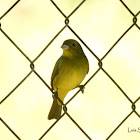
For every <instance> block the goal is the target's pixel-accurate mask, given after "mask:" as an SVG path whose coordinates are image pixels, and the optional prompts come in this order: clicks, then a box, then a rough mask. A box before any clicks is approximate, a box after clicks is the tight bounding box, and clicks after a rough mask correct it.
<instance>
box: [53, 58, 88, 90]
mask: <svg viewBox="0 0 140 140" xmlns="http://www.w3.org/2000/svg"><path fill="white" fill-rule="evenodd" d="M87 65H88V63H87V61H86V60H84V59H78V60H77V59H75V60H74V59H66V60H65V59H64V60H63V61H62V62H61V63H60V67H59V73H58V75H56V77H55V78H54V80H53V87H54V88H57V89H63V90H67V91H70V90H72V89H73V88H75V87H77V86H78V85H80V83H81V82H82V81H83V79H84V77H85V75H86V74H87V71H88V68H87V67H88V66H87Z"/></svg>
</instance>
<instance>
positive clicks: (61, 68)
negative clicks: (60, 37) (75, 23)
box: [48, 39, 89, 119]
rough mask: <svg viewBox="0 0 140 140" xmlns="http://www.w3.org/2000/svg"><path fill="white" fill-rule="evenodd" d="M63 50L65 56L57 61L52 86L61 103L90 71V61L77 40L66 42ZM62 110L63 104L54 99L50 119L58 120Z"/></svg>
mask: <svg viewBox="0 0 140 140" xmlns="http://www.w3.org/2000/svg"><path fill="white" fill-rule="evenodd" d="M62 48H63V54H62V56H61V57H60V58H59V59H58V60H57V62H56V64H55V67H54V70H53V73H52V77H51V86H52V88H53V89H54V91H57V93H58V97H59V98H60V99H61V101H63V100H64V98H65V96H66V95H67V93H68V92H69V91H70V90H72V89H74V88H76V87H78V86H79V85H80V83H81V82H82V81H83V79H84V77H85V76H86V74H87V73H88V70H89V63H88V60H87V58H86V56H85V54H84V52H83V50H82V48H81V46H80V44H79V43H78V42H77V41H76V40H73V39H69V40H66V41H64V43H63V45H62ZM61 109H62V105H61V103H60V102H59V101H58V100H57V99H54V101H53V105H52V107H51V110H50V113H49V116H48V119H53V118H55V119H58V118H59V117H60V115H61Z"/></svg>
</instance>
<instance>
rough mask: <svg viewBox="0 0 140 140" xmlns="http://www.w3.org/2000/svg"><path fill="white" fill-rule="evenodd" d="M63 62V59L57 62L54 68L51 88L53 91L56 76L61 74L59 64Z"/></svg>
mask: <svg viewBox="0 0 140 140" xmlns="http://www.w3.org/2000/svg"><path fill="white" fill-rule="evenodd" d="M60 61H61V57H60V58H59V59H58V60H57V62H56V64H55V66H54V69H53V72H52V76H51V86H52V89H54V88H53V80H54V78H55V76H56V75H57V74H58V73H59V63H60Z"/></svg>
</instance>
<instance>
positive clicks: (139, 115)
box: [0, 0, 140, 140]
mask: <svg viewBox="0 0 140 140" xmlns="http://www.w3.org/2000/svg"><path fill="white" fill-rule="evenodd" d="M19 2H20V0H17V1H16V2H15V3H14V4H13V5H12V6H11V7H10V8H9V9H8V10H7V11H6V12H5V13H4V14H3V15H2V16H1V17H0V20H2V19H3V18H4V17H5V16H6V15H7V14H8V13H9V12H10V11H11V10H12V9H13V8H14V7H15V6H16V5H17V4H18V3H19ZM50 2H51V3H52V4H53V5H54V6H55V7H56V9H57V10H58V11H59V12H60V14H62V15H63V16H64V18H65V25H64V27H63V28H62V29H60V31H59V32H58V33H57V34H56V35H55V36H54V38H52V40H51V41H50V42H49V43H48V45H47V46H46V47H45V48H44V49H43V50H42V51H41V52H40V53H39V54H38V56H37V57H36V58H35V59H34V60H33V61H32V60H31V59H30V58H29V57H28V56H27V55H26V54H25V53H24V52H23V51H22V50H21V49H20V47H19V46H18V45H17V44H16V43H15V42H14V41H13V40H12V39H11V37H9V35H7V33H6V32H5V31H4V30H3V29H2V27H1V23H0V31H1V33H2V34H3V35H4V36H5V37H6V38H7V39H8V40H9V41H10V42H11V43H12V44H13V45H14V47H16V49H17V50H18V51H19V52H20V54H22V55H23V56H24V57H25V58H26V59H27V60H28V61H29V63H30V68H31V71H30V72H29V73H28V74H27V75H26V76H25V78H23V80H21V82H20V83H18V84H17V86H15V87H14V88H13V90H11V92H9V93H8V94H7V95H6V96H5V97H4V98H3V99H2V100H1V101H0V105H2V103H3V102H5V101H7V102H8V98H10V96H12V94H13V93H14V91H15V90H16V89H17V88H18V87H19V86H20V85H21V84H22V83H23V82H25V81H26V79H27V78H28V77H29V76H30V75H31V74H32V73H34V74H35V75H36V76H37V77H38V78H39V79H40V80H41V81H42V83H43V84H45V85H46V87H47V88H48V89H49V90H50V92H51V93H52V94H54V96H55V98H58V100H59V101H60V102H61V104H62V106H63V110H64V113H63V114H62V115H61V116H60V118H59V119H57V120H56V121H55V122H54V123H53V124H52V125H51V126H50V127H49V128H48V129H47V130H46V132H44V133H43V134H42V136H41V137H40V138H39V140H41V139H42V138H43V137H44V136H46V135H47V133H49V131H51V129H52V128H53V127H54V126H55V125H57V123H58V122H59V121H60V120H61V119H62V118H63V116H65V115H66V116H67V117H68V118H69V119H70V120H71V121H72V122H73V123H74V125H76V126H77V127H78V128H79V130H81V132H82V133H83V134H84V135H85V136H86V138H87V139H89V140H92V139H94V138H91V137H90V136H89V135H88V134H87V133H86V130H83V129H82V128H81V126H80V125H79V124H78V123H77V121H76V120H74V118H72V117H71V115H70V114H69V113H68V109H67V104H69V103H70V102H71V101H72V100H73V99H74V98H75V97H76V96H77V94H78V93H79V92H80V91H83V87H85V86H86V85H87V84H88V83H89V82H90V81H91V80H92V79H93V78H94V77H95V75H97V74H98V72H99V71H100V70H102V71H103V72H104V74H105V75H106V76H107V77H108V78H109V79H110V80H111V81H112V82H113V83H114V84H115V86H116V87H117V88H118V89H119V90H120V91H121V93H122V94H123V95H124V96H125V97H126V99H127V100H128V101H129V102H130V103H131V106H132V111H131V112H130V113H129V114H128V115H127V116H126V117H125V118H124V119H123V120H122V121H121V122H120V124H119V125H118V126H117V127H116V128H115V129H114V130H113V131H112V132H111V133H110V134H109V136H108V137H107V138H106V140H108V139H110V138H111V136H112V135H113V134H114V133H115V132H116V131H117V130H118V129H119V127H120V126H121V125H123V123H124V122H125V121H126V120H127V119H128V118H129V117H130V116H131V115H132V114H133V113H135V114H136V116H138V117H139V118H140V114H139V113H138V112H137V111H136V103H137V102H138V101H139V100H140V97H138V98H137V99H136V100H135V101H134V102H133V101H132V100H131V99H130V98H129V96H128V95H127V93H126V92H125V91H124V90H123V89H122V88H121V87H120V86H119V84H118V83H117V82H116V81H115V80H114V79H113V78H112V77H111V76H110V74H109V73H108V72H107V71H106V70H105V69H104V68H103V63H102V61H103V60H104V59H105V58H106V57H107V56H108V55H109V54H110V53H111V51H112V50H113V49H114V48H115V47H116V46H117V44H118V42H119V41H120V40H121V39H122V38H123V37H124V36H125V35H126V34H127V33H128V32H129V31H130V30H131V29H132V28H133V27H134V26H136V27H137V28H138V29H139V30H140V27H139V25H138V24H137V16H138V15H139V14H140V11H138V13H137V14H134V13H133V12H132V11H131V10H130V8H129V7H128V6H127V5H126V4H125V3H124V1H122V0H120V2H121V3H122V5H123V6H124V7H125V8H126V9H127V11H128V12H129V13H130V14H131V15H132V16H133V24H132V25H131V26H130V27H129V28H128V29H126V31H125V32H124V33H123V34H122V35H121V36H120V38H119V39H118V40H117V41H116V42H115V43H114V44H113V45H112V46H111V47H110V49H109V50H108V51H107V52H106V53H105V54H104V55H103V57H102V58H101V59H100V58H99V57H98V56H97V55H96V54H95V53H94V52H93V51H92V50H91V49H90V48H89V47H88V46H87V44H86V43H85V42H84V41H83V39H81V38H80V36H79V35H78V34H77V33H76V32H75V31H74V30H73V29H72V28H71V27H70V26H69V22H70V20H69V18H70V17H71V16H72V15H73V14H74V13H75V12H76V11H77V10H78V9H79V8H80V7H81V6H82V5H83V4H84V3H85V2H86V0H82V1H81V3H80V4H79V5H78V6H77V7H76V8H75V9H74V10H73V11H72V12H71V13H70V14H69V15H68V16H66V15H65V13H64V12H63V11H62V10H61V9H60V8H59V6H58V5H57V4H56V3H55V2H54V1H53V0H50ZM66 28H68V29H69V30H70V31H71V32H72V33H73V34H74V35H75V36H76V37H77V38H78V39H79V40H80V41H81V43H82V44H83V45H84V46H85V47H86V48H87V49H88V51H89V52H90V53H91V54H92V55H93V56H94V57H95V58H96V59H97V61H98V65H99V68H98V69H97V70H96V72H95V73H93V74H92V76H91V77H90V78H89V79H88V80H87V81H86V82H85V84H84V85H83V86H82V88H81V87H80V89H79V90H78V91H77V92H76V93H75V94H74V96H73V97H71V98H70V99H69V100H68V101H67V102H66V103H65V104H64V103H63V102H62V101H61V100H60V99H59V97H58V96H56V94H57V93H54V91H53V90H52V88H51V87H50V86H49V85H48V84H47V83H46V82H45V80H44V79H43V78H42V77H41V76H40V75H39V73H38V72H37V71H36V70H35V66H34V62H35V61H36V60H38V59H39V57H40V56H41V55H42V54H43V53H44V52H45V51H46V49H47V48H48V47H49V46H50V45H51V43H52V42H53V41H54V40H55V39H56V38H57V37H58V36H59V35H60V34H61V33H62V32H63V31H64V30H65V29H66ZM0 121H1V122H2V123H3V124H4V125H5V126H6V127H7V128H8V130H9V131H10V132H11V133H12V134H13V135H14V136H15V138H17V139H18V140H21V138H20V137H19V136H18V135H17V134H16V133H15V132H14V131H13V130H12V128H11V127H10V126H9V125H8V124H7V123H6V122H5V121H4V120H3V119H2V116H0Z"/></svg>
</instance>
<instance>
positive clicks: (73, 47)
mask: <svg viewBox="0 0 140 140" xmlns="http://www.w3.org/2000/svg"><path fill="white" fill-rule="evenodd" d="M61 48H62V49H63V55H64V56H78V55H83V54H84V52H83V50H82V48H81V45H80V44H79V43H78V42H77V41H76V40H74V39H68V40H65V41H64V43H63V45H62V46H61Z"/></svg>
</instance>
